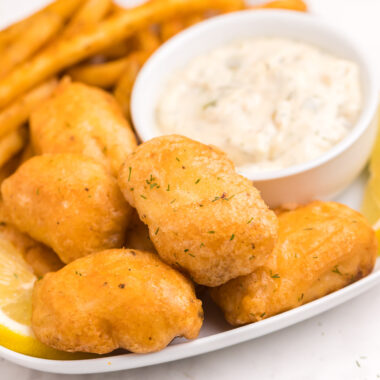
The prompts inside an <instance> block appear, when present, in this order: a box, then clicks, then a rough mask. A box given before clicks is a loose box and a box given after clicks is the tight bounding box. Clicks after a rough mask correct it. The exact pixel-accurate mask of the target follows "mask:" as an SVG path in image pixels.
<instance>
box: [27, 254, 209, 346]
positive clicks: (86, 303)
mask: <svg viewBox="0 0 380 380" xmlns="http://www.w3.org/2000/svg"><path fill="white" fill-rule="evenodd" d="M202 321H203V312H202V306H201V301H200V300H198V299H197V298H196V297H195V293H194V288H193V285H192V284H191V282H190V281H189V280H188V279H186V278H185V277H184V276H183V275H182V274H180V273H179V272H177V271H176V270H174V269H172V268H170V267H169V266H168V265H166V264H164V263H163V262H162V261H161V260H160V259H159V258H158V256H157V255H155V254H153V253H148V252H143V251H137V250H126V249H119V250H117V249H115V250H108V251H103V252H99V253H96V254H93V255H90V256H86V257H83V258H81V259H78V260H76V261H74V262H72V263H71V264H69V265H67V266H66V267H64V268H63V269H61V270H60V271H58V272H56V273H52V274H48V275H46V276H45V277H44V278H43V279H42V280H41V281H38V282H37V283H36V285H35V289H34V293H33V315H32V328H33V331H34V333H35V335H36V337H37V338H38V339H39V340H40V341H41V342H43V343H45V344H47V345H49V346H51V347H54V348H56V349H59V350H64V351H71V352H73V351H84V352H93V353H98V354H105V353H108V352H111V351H113V350H115V349H117V348H119V347H120V348H124V349H126V350H129V351H132V352H138V353H147V352H153V351H158V350H160V349H163V348H164V347H166V346H167V345H168V344H169V343H170V341H171V340H172V339H173V338H174V337H176V336H184V337H186V338H188V339H193V338H196V337H197V335H198V332H199V330H200V328H201V325H202Z"/></svg>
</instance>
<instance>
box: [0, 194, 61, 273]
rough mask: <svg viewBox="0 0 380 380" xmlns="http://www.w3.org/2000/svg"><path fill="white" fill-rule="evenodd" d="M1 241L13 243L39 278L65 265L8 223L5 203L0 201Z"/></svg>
mask: <svg viewBox="0 0 380 380" xmlns="http://www.w3.org/2000/svg"><path fill="white" fill-rule="evenodd" d="M0 240H5V241H7V242H8V243H11V244H12V245H13V246H14V247H15V248H16V249H17V250H18V251H19V252H20V253H21V254H22V256H23V257H24V259H25V261H26V262H27V263H28V264H29V265H30V266H31V268H32V269H33V272H34V274H35V275H36V276H38V277H40V276H43V275H45V274H46V273H49V272H55V271H57V270H58V269H60V268H62V267H63V265H64V264H63V263H62V261H61V260H60V259H59V257H58V256H57V254H56V253H55V252H54V251H53V250H52V249H50V248H49V247H47V246H46V245H44V244H41V243H39V242H37V241H35V240H33V239H32V238H31V237H29V236H28V235H25V234H24V233H22V232H21V231H20V230H18V229H17V228H16V227H15V226H12V225H11V224H10V223H9V222H8V218H7V215H6V213H5V209H4V203H3V201H0Z"/></svg>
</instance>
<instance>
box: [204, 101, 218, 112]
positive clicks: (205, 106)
mask: <svg viewBox="0 0 380 380" xmlns="http://www.w3.org/2000/svg"><path fill="white" fill-rule="evenodd" d="M217 104H218V102H217V101H216V100H212V101H211V102H208V103H205V104H204V105H203V107H202V109H203V110H207V108H210V107H215V106H216V105H217Z"/></svg>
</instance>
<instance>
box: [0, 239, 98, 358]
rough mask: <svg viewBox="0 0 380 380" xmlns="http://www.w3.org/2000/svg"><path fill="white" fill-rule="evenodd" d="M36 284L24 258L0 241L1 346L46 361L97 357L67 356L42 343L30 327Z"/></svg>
mask: <svg viewBox="0 0 380 380" xmlns="http://www.w3.org/2000/svg"><path fill="white" fill-rule="evenodd" d="M35 281H37V278H36V276H35V275H34V273H33V271H32V268H31V267H30V266H29V265H28V264H27V263H26V261H25V260H24V258H23V256H22V254H21V253H20V252H19V251H18V250H17V249H16V248H15V247H14V246H13V245H12V244H11V243H9V242H8V241H5V240H0V345H2V346H4V347H6V348H8V349H11V350H13V351H16V352H19V353H22V354H26V355H30V356H35V357H39V358H46V359H59V360H69V359H70V360H72V359H83V358H88V357H94V355H89V354H78V353H75V354H74V353H67V352H62V351H57V350H54V349H52V348H50V347H48V346H46V345H44V344H42V343H40V342H39V341H38V340H37V339H36V338H35V337H34V335H33V332H32V329H31V327H30V321H31V313H32V291H33V286H34V282H35Z"/></svg>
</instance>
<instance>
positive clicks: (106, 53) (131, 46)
mask: <svg viewBox="0 0 380 380" xmlns="http://www.w3.org/2000/svg"><path fill="white" fill-rule="evenodd" d="M136 45H137V43H136V41H135V38H132V37H131V38H127V39H126V40H123V41H120V42H118V43H116V44H114V45H112V46H110V47H108V48H106V49H104V50H103V51H100V52H99V56H100V57H102V58H103V59H106V60H114V59H119V58H123V57H126V56H127V55H128V54H130V53H131V52H132V50H135V48H136Z"/></svg>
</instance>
